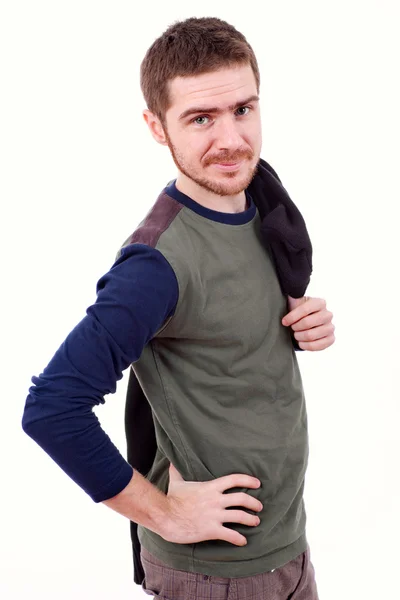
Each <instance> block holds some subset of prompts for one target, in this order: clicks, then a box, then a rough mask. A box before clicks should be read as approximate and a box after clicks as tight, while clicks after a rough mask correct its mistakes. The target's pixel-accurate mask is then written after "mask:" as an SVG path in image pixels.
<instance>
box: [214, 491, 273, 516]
mask: <svg viewBox="0 0 400 600" xmlns="http://www.w3.org/2000/svg"><path fill="white" fill-rule="evenodd" d="M220 502H221V506H222V507H223V508H227V507H228V506H245V507H246V508H249V509H250V510H254V511H255V512H258V511H260V510H262V509H263V505H262V504H261V502H260V501H259V500H257V498H253V496H250V495H249V494H246V493H245V492H236V493H234V494H221V496H220Z"/></svg>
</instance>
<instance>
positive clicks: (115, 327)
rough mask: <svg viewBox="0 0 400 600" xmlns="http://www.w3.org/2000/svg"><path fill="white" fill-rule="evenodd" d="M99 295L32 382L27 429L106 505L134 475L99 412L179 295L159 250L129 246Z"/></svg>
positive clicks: (99, 288) (25, 417) (26, 410)
mask: <svg viewBox="0 0 400 600" xmlns="http://www.w3.org/2000/svg"><path fill="white" fill-rule="evenodd" d="M96 291H97V298H96V302H95V303H94V304H92V305H91V306H89V308H88V309H87V310H86V316H85V317H84V318H83V319H82V320H81V321H80V322H79V323H78V324H77V325H76V326H75V328H74V329H73V330H72V331H71V332H70V333H69V334H68V336H67V338H66V339H65V340H64V342H63V343H62V344H61V346H60V347H59V348H58V350H57V351H56V353H55V355H54V356H53V358H52V359H51V361H50V362H49V364H48V365H47V367H46V368H45V369H44V371H43V373H41V374H40V375H39V377H36V376H33V377H32V380H31V381H32V383H33V384H34V385H33V386H31V387H30V388H29V395H28V397H27V399H26V403H25V408H24V412H23V416H22V428H23V430H24V431H25V432H26V433H27V434H28V435H29V436H30V437H31V438H32V439H33V440H35V442H37V443H38V444H39V446H41V447H42V448H43V450H45V452H47V454H48V455H49V456H50V457H51V458H52V459H53V460H54V461H55V462H56V463H57V464H58V465H59V466H60V467H61V468H62V469H63V470H64V472H65V473H66V474H67V475H68V476H69V477H71V479H73V480H74V481H75V482H76V483H77V484H78V485H79V486H80V487H81V488H82V489H83V490H84V491H85V492H86V493H87V494H88V495H89V496H90V497H91V498H92V499H93V500H94V502H101V501H103V500H107V499H108V498H112V497H113V496H115V495H116V494H118V493H119V492H120V491H122V490H123V489H124V488H125V487H126V486H127V485H128V483H129V481H130V479H131V477H132V474H133V468H132V467H131V465H129V463H128V462H127V461H126V460H125V459H124V458H123V457H122V455H121V454H120V452H119V450H118V449H117V448H116V446H115V445H114V444H113V443H112V442H111V440H110V438H109V437H108V435H107V434H106V433H105V431H104V430H103V429H102V428H101V426H100V423H99V420H98V418H97V416H96V414H95V413H94V412H93V407H94V406H95V405H99V404H103V403H104V402H105V400H104V395H105V394H110V393H114V392H115V390H116V382H117V381H118V380H120V379H121V378H122V372H123V371H124V370H125V369H126V368H127V367H129V365H130V364H131V363H133V362H135V361H137V360H138V359H139V358H140V355H141V353H142V350H143V348H144V347H145V345H146V344H147V343H148V342H149V340H150V339H151V338H152V337H154V334H155V333H156V332H157V331H158V330H159V329H160V328H161V326H162V325H163V323H164V322H165V320H166V319H167V318H168V317H169V316H171V315H172V314H173V313H174V311H175V308H176V304H177V301H178V295H179V288H178V282H177V280H176V276H175V273H174V271H173V269H172V267H171V265H170V264H169V262H168V261H167V260H166V259H165V257H164V256H163V255H162V254H161V253H160V252H159V251H158V250H155V249H154V248H150V247H149V246H146V245H144V244H130V245H128V246H126V247H125V248H123V249H122V251H121V255H120V256H119V257H118V259H117V260H116V261H115V263H114V264H113V266H112V267H111V269H110V270H109V271H108V272H107V273H106V274H105V275H103V276H102V277H101V278H100V279H99V281H98V282H97V288H96Z"/></svg>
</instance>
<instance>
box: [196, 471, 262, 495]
mask: <svg viewBox="0 0 400 600" xmlns="http://www.w3.org/2000/svg"><path fill="white" fill-rule="evenodd" d="M208 483H210V484H211V485H212V486H213V487H214V488H215V489H217V490H218V491H219V492H224V491H225V490H228V489H229V488H233V487H243V488H259V487H260V485H261V482H260V480H259V479H257V478H256V477H252V476H251V475H246V474H245V473H233V474H232V475H223V476H222V477H218V479H213V480H211V481H209V482H208Z"/></svg>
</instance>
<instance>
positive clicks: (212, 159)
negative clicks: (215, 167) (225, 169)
mask: <svg viewBox="0 0 400 600" xmlns="http://www.w3.org/2000/svg"><path fill="white" fill-rule="evenodd" d="M253 156H254V152H252V151H251V150H242V149H240V148H238V149H237V150H235V152H227V151H226V152H222V153H221V154H218V155H216V154H214V155H212V156H208V157H207V158H206V159H205V161H204V166H206V167H208V166H209V165H212V164H214V163H235V162H238V161H239V160H242V159H246V158H247V159H249V160H251V159H252V158H253Z"/></svg>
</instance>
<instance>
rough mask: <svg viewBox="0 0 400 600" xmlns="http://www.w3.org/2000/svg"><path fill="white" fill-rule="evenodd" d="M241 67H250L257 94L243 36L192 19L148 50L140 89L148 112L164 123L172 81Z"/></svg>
mask: <svg viewBox="0 0 400 600" xmlns="http://www.w3.org/2000/svg"><path fill="white" fill-rule="evenodd" d="M241 64H250V66H251V68H252V69H253V73H254V76H255V79H256V83H257V92H258V91H259V87H260V72H259V69H258V64H257V60H256V57H255V54H254V52H253V49H252V48H251V46H250V44H249V43H248V42H247V40H246V38H245V36H244V35H243V34H242V33H240V32H239V31H237V29H235V27H233V25H229V23H227V22H226V21H222V20H221V19H217V18H215V17H201V18H195V17H191V18H189V19H186V20H185V21H177V22H175V23H173V24H172V25H171V26H170V27H168V29H166V31H164V33H163V34H162V35H161V36H160V37H159V38H157V39H156V40H155V42H153V44H152V45H151V46H150V48H149V49H148V50H147V52H146V55H145V57H144V59H143V61H142V64H141V66H140V86H141V88H142V93H143V96H144V99H145V101H146V104H147V107H148V109H149V110H150V111H151V112H152V113H153V114H155V115H156V116H157V117H158V118H159V119H160V120H161V121H162V122H164V116H165V113H166V112H167V110H168V109H169V108H170V98H169V90H168V84H169V82H170V81H171V80H173V79H175V77H188V76H193V75H200V74H203V73H210V72H212V71H217V70H218V69H221V68H223V67H229V66H233V65H241Z"/></svg>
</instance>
